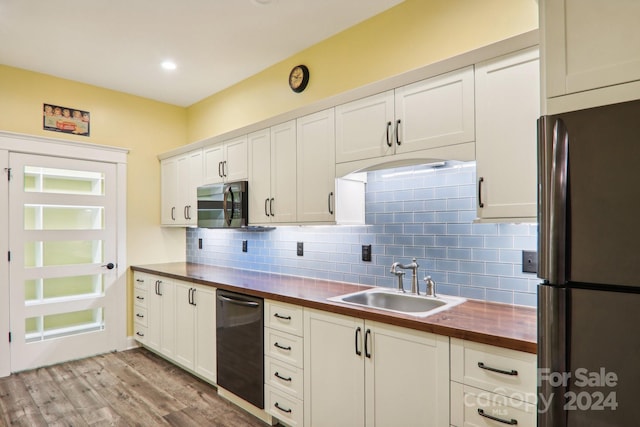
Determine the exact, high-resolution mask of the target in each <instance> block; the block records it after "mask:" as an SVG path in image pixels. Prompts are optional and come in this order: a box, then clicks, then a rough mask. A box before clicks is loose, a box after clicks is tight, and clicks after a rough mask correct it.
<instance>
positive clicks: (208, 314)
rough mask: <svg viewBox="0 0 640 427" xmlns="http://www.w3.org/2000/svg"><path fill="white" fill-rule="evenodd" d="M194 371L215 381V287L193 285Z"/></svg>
mask: <svg viewBox="0 0 640 427" xmlns="http://www.w3.org/2000/svg"><path fill="white" fill-rule="evenodd" d="M194 289H195V293H194V295H193V300H194V301H193V302H194V303H195V304H196V305H195V308H196V319H195V331H196V337H195V342H196V346H195V371H196V373H198V374H200V375H202V376H203V377H204V378H206V379H208V380H210V381H211V382H214V383H215V382H216V289H215V288H211V287H208V286H195V288H194Z"/></svg>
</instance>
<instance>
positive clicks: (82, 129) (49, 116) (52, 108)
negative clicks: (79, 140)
mask: <svg viewBox="0 0 640 427" xmlns="http://www.w3.org/2000/svg"><path fill="white" fill-rule="evenodd" d="M90 118H91V115H90V114H89V112H88V111H84V110H78V109H77V108H69V107H62V106H60V105H54V104H43V106H42V128H43V129H44V130H50V131H53V132H62V133H71V134H74V135H83V136H89V135H90V130H91V126H90V125H91V120H90Z"/></svg>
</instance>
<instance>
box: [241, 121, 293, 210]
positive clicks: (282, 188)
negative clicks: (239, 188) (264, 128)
mask: <svg viewBox="0 0 640 427" xmlns="http://www.w3.org/2000/svg"><path fill="white" fill-rule="evenodd" d="M296 141H297V138H296V121H295V120H291V121H289V122H286V123H283V124H281V125H278V126H274V127H272V128H271V198H272V199H271V200H270V201H269V214H270V215H272V216H271V222H279V223H282V222H288V223H292V222H295V221H296V200H297V198H296V189H297V184H296V164H297V162H296ZM249 194H251V192H249ZM249 212H251V210H249Z"/></svg>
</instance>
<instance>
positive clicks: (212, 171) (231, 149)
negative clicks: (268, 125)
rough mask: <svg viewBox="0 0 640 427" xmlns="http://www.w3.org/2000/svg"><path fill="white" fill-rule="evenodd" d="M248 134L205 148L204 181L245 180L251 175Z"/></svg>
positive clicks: (215, 182) (213, 182)
mask: <svg viewBox="0 0 640 427" xmlns="http://www.w3.org/2000/svg"><path fill="white" fill-rule="evenodd" d="M247 158H248V153H247V136H246V135H243V136H241V137H238V138H234V139H231V140H229V141H225V142H223V143H220V144H217V145H214V146H211V147H206V148H205V149H204V183H205V184H218V183H221V182H233V181H243V180H246V179H248V177H249V169H248V161H247Z"/></svg>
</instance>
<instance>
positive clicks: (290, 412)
mask: <svg viewBox="0 0 640 427" xmlns="http://www.w3.org/2000/svg"><path fill="white" fill-rule="evenodd" d="M264 393H265V399H264V400H265V409H266V411H267V412H268V413H270V414H271V415H273V416H274V417H276V418H277V419H279V420H280V421H282V422H283V423H285V424H287V425H289V426H291V427H296V426H302V424H303V420H304V416H303V414H304V413H303V407H302V401H300V400H298V399H295V398H292V397H289V396H287V395H286V394H284V393H281V392H280V391H278V390H275V389H274V388H273V387H270V386H265V388H264Z"/></svg>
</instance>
